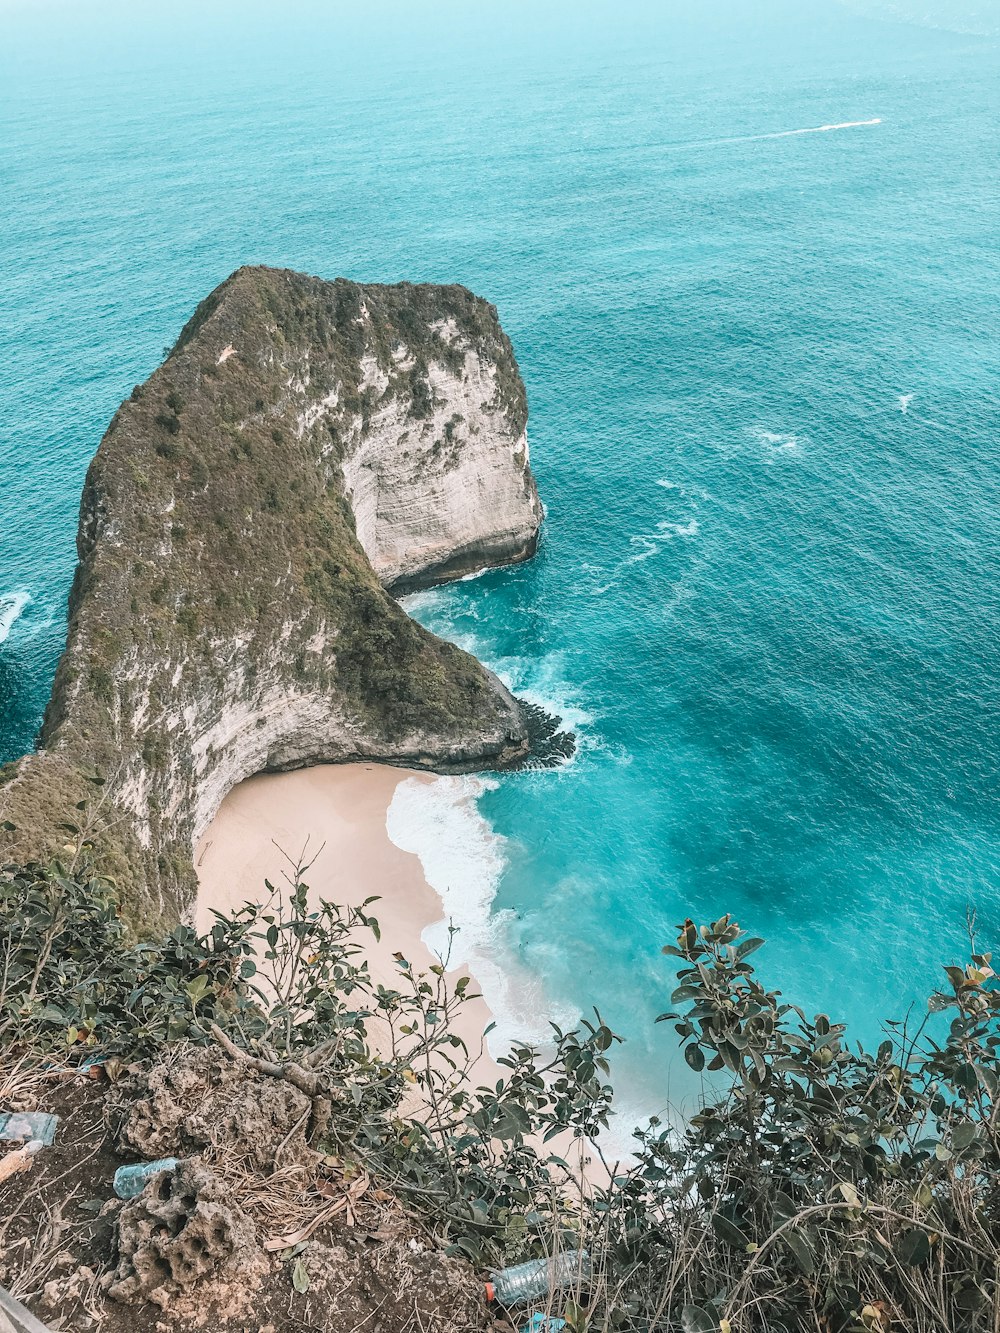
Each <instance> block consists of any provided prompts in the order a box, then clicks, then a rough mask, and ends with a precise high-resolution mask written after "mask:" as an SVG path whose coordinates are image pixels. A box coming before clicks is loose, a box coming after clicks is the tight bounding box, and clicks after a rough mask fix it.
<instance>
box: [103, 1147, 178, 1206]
mask: <svg viewBox="0 0 1000 1333" xmlns="http://www.w3.org/2000/svg"><path fill="white" fill-rule="evenodd" d="M179 1165H180V1159H179V1158H177V1157H161V1158H160V1160H159V1161H157V1162H136V1163H134V1164H133V1165H131V1166H120V1167H119V1168H118V1170H117V1171H116V1172H115V1186H114V1188H115V1193H116V1194H117V1195H118V1197H119V1199H134V1198H135V1197H136V1196H137V1195H139V1194H141V1193H142V1191H143V1190H144V1189H145V1188H146V1186H147V1185H148V1183H149V1181H150V1180H151V1179H152V1177H153V1176H157V1175H159V1174H160V1172H161V1171H173V1169H174V1168H175V1167H176V1166H179Z"/></svg>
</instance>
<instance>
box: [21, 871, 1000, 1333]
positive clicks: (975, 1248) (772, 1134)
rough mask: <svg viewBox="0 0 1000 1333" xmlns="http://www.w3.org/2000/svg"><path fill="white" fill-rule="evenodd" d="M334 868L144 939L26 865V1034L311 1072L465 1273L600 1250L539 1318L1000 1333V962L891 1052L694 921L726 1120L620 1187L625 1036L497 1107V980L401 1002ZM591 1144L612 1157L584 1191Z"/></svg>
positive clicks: (62, 1049) (705, 1027) (683, 996)
mask: <svg viewBox="0 0 1000 1333" xmlns="http://www.w3.org/2000/svg"><path fill="white" fill-rule="evenodd" d="M307 871H308V867H305V866H296V867H291V873H290V876H289V880H290V883H289V888H288V891H287V892H282V893H279V892H277V891H275V890H274V889H273V888H272V887H271V886H270V885H268V886H267V887H268V893H269V897H268V899H267V900H266V901H265V903H264V904H262V905H259V906H251V905H248V906H247V907H246V908H244V909H243V910H242V911H241V912H238V913H236V914H235V915H234V916H233V917H231V918H230V919H223V918H221V917H220V918H219V919H218V920H217V922H216V924H215V926H214V927H213V929H212V931H211V932H210V933H209V934H208V935H206V936H203V937H198V936H196V934H195V933H194V932H193V931H191V930H190V929H188V928H186V927H179V928H178V929H177V930H175V931H174V932H172V934H171V935H170V936H169V937H168V938H167V939H165V940H162V941H159V942H156V943H137V942H134V941H131V940H130V939H129V938H128V937H127V934H126V932H125V930H124V928H123V926H122V924H121V922H120V920H119V918H118V915H117V911H116V905H115V900H114V896H113V893H112V892H111V890H110V887H109V886H108V885H107V884H104V883H102V882H101V881H99V880H95V879H92V878H89V877H87V876H86V874H84V873H83V872H81V871H79V870H74V871H73V872H72V873H67V872H65V871H64V870H63V869H61V868H60V867H59V866H50V867H42V866H37V865H35V866H27V867H7V868H6V869H4V870H3V871H2V872H0V1038H2V1039H3V1040H4V1041H6V1043H8V1044H15V1043H16V1044H17V1045H18V1046H19V1047H20V1048H22V1049H27V1050H31V1051H35V1052H46V1053H50V1054H51V1053H54V1052H56V1051H58V1052H59V1053H60V1055H59V1058H60V1059H61V1060H70V1061H72V1060H73V1059H77V1058H80V1055H81V1054H83V1053H86V1054H90V1055H98V1056H100V1057H102V1058H107V1057H109V1056H110V1057H115V1058H117V1059H119V1060H135V1059H142V1058H144V1057H147V1056H150V1055H152V1054H154V1053H155V1052H156V1051H158V1050H159V1049H161V1048H162V1047H164V1046H165V1045H168V1044H171V1043H174V1042H176V1041H178V1040H179V1039H181V1038H183V1039H184V1040H186V1041H194V1042H196V1043H208V1042H212V1041H220V1042H222V1043H223V1044H225V1045H226V1046H227V1047H229V1048H230V1049H231V1050H234V1052H235V1054H236V1055H238V1057H239V1058H241V1059H250V1060H252V1061H255V1062H256V1063H257V1066H258V1068H259V1069H260V1070H261V1072H262V1076H268V1077H270V1076H282V1075H284V1076H289V1077H291V1078H293V1081H295V1082H296V1084H297V1086H299V1087H300V1088H304V1089H307V1090H308V1091H309V1092H310V1093H311V1094H313V1095H314V1097H315V1098H317V1099H319V1100H320V1101H321V1102H322V1103H323V1104H324V1105H325V1106H326V1107H327V1108H328V1109H329V1110H332V1111H333V1114H326V1115H324V1116H315V1117H314V1120H315V1121H316V1122H317V1123H321V1124H323V1125H325V1126H326V1128H325V1130H324V1131H323V1140H322V1143H321V1147H322V1148H323V1150H324V1151H325V1152H327V1153H331V1154H335V1155H336V1156H337V1158H338V1160H343V1161H345V1162H355V1163H356V1164H357V1165H358V1166H359V1167H363V1168H364V1169H365V1170H366V1171H367V1172H369V1173H370V1174H371V1175H372V1176H374V1177H375V1178H377V1179H378V1180H379V1181H381V1182H382V1184H383V1186H384V1187H386V1188H389V1189H391V1190H393V1191H394V1192H395V1193H396V1194H397V1195H398V1196H399V1197H400V1198H402V1199H403V1200H404V1201H405V1202H406V1203H407V1204H408V1206H409V1207H410V1209H411V1211H413V1212H415V1213H417V1214H419V1216H420V1217H421V1218H422V1220H423V1222H424V1224H425V1226H426V1228H427V1230H428V1231H429V1232H430V1233H431V1234H433V1236H434V1237H435V1238H436V1239H437V1240H438V1241H439V1243H440V1244H442V1245H443V1246H444V1247H446V1248H448V1249H449V1250H450V1251H451V1252H453V1253H461V1254H465V1255H466V1256H468V1257H469V1258H471V1259H473V1260H474V1261H475V1262H477V1263H480V1264H482V1265H484V1266H486V1265H500V1264H503V1263H506V1262H516V1261H518V1260H520V1259H523V1258H527V1257H531V1256H536V1255H544V1254H549V1253H551V1252H552V1251H553V1250H555V1249H559V1248H581V1247H582V1248H586V1249H587V1250H588V1251H589V1253H590V1255H591V1266H590V1271H589V1274H588V1276H587V1277H586V1279H584V1277H583V1273H584V1272H585V1271H586V1269H585V1267H584V1266H581V1277H580V1279H579V1281H578V1283H577V1284H576V1289H575V1290H572V1291H569V1292H565V1291H563V1292H553V1293H551V1294H550V1298H549V1300H548V1301H547V1302H542V1303H541V1306H540V1308H546V1309H549V1310H550V1311H551V1312H553V1313H556V1314H560V1315H561V1316H562V1317H563V1318H565V1319H566V1320H567V1322H568V1325H569V1328H570V1330H571V1333H585V1330H589V1331H590V1333H597V1330H601V1331H602V1333H604V1331H605V1330H607V1331H609V1333H610V1330H627V1331H631V1333H659V1331H661V1330H662V1331H663V1333H667V1331H668V1330H678V1329H680V1330H684V1331H685V1333H708V1331H709V1330H721V1331H722V1333H733V1331H736V1330H746V1331H747V1333H749V1330H756V1329H767V1330H788V1333H791V1331H792V1330H801V1329H817V1330H820V1331H821V1333H848V1331H853V1330H862V1329H868V1330H875V1333H887V1331H888V1330H902V1329H912V1330H918V1331H920V1333H931V1330H937V1331H938V1333H943V1331H944V1330H951V1329H969V1330H974V1331H975V1330H983V1331H984V1333H985V1330H994V1329H995V1328H996V1327H997V1326H998V1321H1000V1295H998V1285H997V1263H998V1261H1000V1230H998V1226H1000V1219H998V1204H997V1202H996V1198H995V1194H994V1189H993V1182H994V1181H995V1180H996V1178H997V1175H998V1171H1000V1156H998V1149H1000V1144H998V1128H997V1120H998V1113H997V1109H996V1096H997V1090H998V1086H1000V1056H998V1049H1000V1024H998V1009H1000V993H998V992H997V990H996V989H995V988H994V984H993V973H992V970H991V967H990V957H989V955H988V954H981V953H973V956H972V959H971V961H970V963H969V965H968V966H967V967H965V968H958V967H948V968H946V969H945V973H946V978H947V988H946V989H945V990H944V991H943V992H942V993H940V994H937V995H935V996H933V997H932V999H931V1002H930V1005H929V1008H928V1015H927V1016H926V1017H925V1018H924V1021H923V1022H921V1023H919V1024H918V1025H917V1026H916V1028H915V1029H914V1030H910V1029H909V1028H908V1027H907V1026H905V1025H898V1024H897V1025H893V1024H889V1025H888V1027H887V1037H886V1040H885V1041H883V1042H882V1044H881V1045H880V1046H879V1047H878V1049H877V1050H876V1051H875V1052H874V1053H871V1052H867V1051H865V1050H864V1049H862V1048H861V1047H853V1048H852V1047H850V1046H849V1045H848V1043H847V1040H846V1032H845V1029H844V1026H843V1025H842V1024H838V1023H835V1022H832V1021H831V1020H830V1019H829V1018H827V1017H826V1016H824V1015H818V1016H815V1017H813V1018H808V1017H807V1016H806V1015H805V1013H804V1012H803V1011H802V1010H800V1009H798V1008H796V1007H795V1006H792V1005H789V1004H786V1003H784V1002H783V1001H782V999H781V996H780V994H779V993H778V992H776V991H768V990H767V989H766V988H765V987H764V986H762V985H761V983H760V982H759V981H758V980H757V978H756V976H755V974H754V971H753V968H752V966H751V964H750V962H749V961H748V960H749V958H750V957H751V955H752V954H753V953H754V952H755V951H756V949H758V948H759V947H760V945H761V944H762V941H760V940H757V939H752V938H746V937H745V936H744V935H743V933H742V932H741V931H740V929H739V927H738V926H737V925H736V923H735V922H733V921H731V920H730V918H728V917H723V918H721V919H720V920H719V921H716V922H714V923H711V924H710V925H706V926H703V927H700V928H699V927H696V926H695V925H694V923H692V922H690V921H687V922H685V923H684V925H683V926H682V927H681V928H680V933H679V936H678V938H677V942H676V944H675V945H672V946H669V947H668V948H667V949H666V950H665V951H664V952H665V953H667V954H668V955H669V956H670V957H672V958H673V959H675V960H676V963H677V965H678V966H679V968H680V971H679V975H678V977H677V985H676V987H675V988H674V990H673V992H672V996H671V1004H672V1006H673V1008H672V1009H671V1010H670V1011H669V1012H667V1013H664V1014H663V1015H662V1019H663V1020H664V1021H668V1022H671V1023H673V1024H674V1026H675V1029H676V1031H677V1035H678V1037H679V1038H680V1041H681V1045H682V1049H683V1053H684V1058H685V1059H686V1061H687V1063H688V1065H689V1066H690V1067H691V1069H692V1070H694V1071H696V1072H697V1073H699V1074H701V1075H702V1076H703V1078H704V1086H703V1097H702V1104H701V1105H700V1106H699V1107H698V1109H697V1110H696V1111H695V1113H694V1114H692V1115H691V1116H690V1118H689V1119H688V1120H687V1121H686V1123H678V1125H676V1126H675V1127H666V1126H663V1125H660V1124H658V1123H656V1122H653V1123H651V1124H650V1125H649V1126H648V1127H647V1128H646V1129H644V1130H641V1131H636V1138H635V1152H634V1156H633V1157H632V1159H631V1160H630V1161H629V1163H628V1164H627V1165H626V1166H625V1167H624V1168H620V1169H619V1168H612V1167H610V1166H609V1165H608V1164H607V1163H603V1167H604V1169H603V1170H602V1169H601V1166H600V1164H601V1163H602V1162H603V1155H602V1143H603V1141H604V1137H605V1131H606V1129H607V1127H608V1124H609V1121H610V1117H611V1115H612V1114H613V1109H614V1104H613V1093H612V1089H611V1086H610V1084H609V1082H608V1052H609V1050H610V1048H611V1046H612V1045H613V1043H614V1042H615V1041H616V1040H617V1038H616V1037H615V1034H614V1033H612V1032H611V1031H610V1029H609V1028H608V1027H607V1026H606V1025H605V1024H604V1023H603V1022H602V1021H601V1019H600V1016H599V1015H598V1016H597V1017H596V1020H595V1022H593V1023H584V1024H582V1025H581V1027H580V1028H579V1029H578V1030H576V1031H573V1032H568V1033H566V1032H561V1031H559V1030H558V1029H554V1031H553V1039H552V1043H551V1047H550V1048H549V1049H548V1050H547V1051H546V1052H545V1053H544V1054H543V1053H542V1052H541V1051H539V1050H537V1049H535V1048H532V1047H529V1046H518V1047H515V1049H514V1050H512V1051H511V1053H510V1054H509V1055H508V1056H507V1057H505V1058H504V1059H503V1060H501V1062H500V1063H501V1066H502V1067H503V1070H504V1077H503V1078H502V1079H501V1080H500V1081H499V1082H498V1083H497V1085H496V1086H495V1087H491V1088H487V1087H477V1086H476V1084H475V1068H474V1063H475V1057H476V1055H477V1054H478V1052H475V1051H473V1052H469V1051H468V1050H467V1049H466V1047H465V1045H464V1043H463V1042H462V1041H461V1039H460V1038H459V1037H458V1036H457V1035H456V1032H455V1016H456V1014H457V1012H458V1010H459V1009H460V1008H461V1006H462V1005H463V1004H465V1003H467V1002H468V1000H469V999H470V998H472V996H471V994H470V991H469V987H468V984H467V983H466V982H459V983H458V985H457V986H456V987H455V988H454V989H449V987H448V986H447V984H446V980H445V967H444V965H443V964H442V965H440V966H435V967H434V968H431V969H430V970H429V971H428V972H426V973H418V972H416V970H415V969H414V968H412V967H411V965H410V963H409V962H407V960H405V959H399V960H398V976H397V982H396V984H395V985H394V987H392V988H388V987H384V986H381V985H377V984H375V983H374V982H373V980H372V978H371V976H370V974H369V971H368V967H367V964H366V962H365V949H364V939H365V937H366V936H368V937H369V938H370V937H371V935H372V934H374V935H375V936H377V935H378V929H379V928H378V923H377V921H376V920H375V918H374V917H373V916H371V915H369V909H370V907H371V905H372V902H373V901H374V900H369V901H368V902H366V903H364V904H362V906H361V907H360V908H357V909H349V910H343V909H341V908H339V907H336V906H335V905H333V904H330V903H325V902H320V903H318V904H313V902H312V900H311V898H310V895H309V893H308V888H307V885H306V882H305V875H306V874H307ZM258 965H259V966H260V972H259V973H258V971H257V968H258ZM376 1032H380V1033H383V1036H382V1037H381V1038H380V1040H379V1041H378V1042H375V1041H373V1034H375V1033H376ZM385 1034H387V1035H385ZM574 1145H576V1147H575V1148H574ZM580 1150H582V1151H584V1152H586V1153H587V1154H588V1155H589V1156H590V1157H592V1158H593V1159H595V1160H596V1162H597V1163H598V1166H597V1168H595V1169H593V1170H592V1172H591V1176H590V1183H589V1184H587V1185H586V1186H584V1187H582V1188H581V1187H580V1186H579V1184H578V1183H577V1180H576V1176H575V1173H574V1170H573V1169H572V1165H573V1164H574V1163H575V1161H576V1155H577V1152H578V1151H580Z"/></svg>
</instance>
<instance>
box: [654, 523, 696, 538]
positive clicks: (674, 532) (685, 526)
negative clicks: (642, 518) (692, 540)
mask: <svg viewBox="0 0 1000 1333" xmlns="http://www.w3.org/2000/svg"><path fill="white" fill-rule="evenodd" d="M656 530H657V532H659V533H660V534H662V536H664V537H666V538H667V539H668V540H669V539H670V538H671V537H697V535H698V531H699V528H698V520H697V519H696V518H692V519H689V520H688V521H687V523H669V522H667V521H666V520H665V521H664V522H662V523H657V525H656Z"/></svg>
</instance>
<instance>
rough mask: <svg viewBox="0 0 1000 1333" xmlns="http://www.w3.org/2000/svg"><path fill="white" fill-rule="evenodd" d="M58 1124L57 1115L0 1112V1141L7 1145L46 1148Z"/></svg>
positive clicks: (37, 1112) (33, 1112) (31, 1112)
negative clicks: (34, 1145)
mask: <svg viewBox="0 0 1000 1333" xmlns="http://www.w3.org/2000/svg"><path fill="white" fill-rule="evenodd" d="M58 1124H59V1117H58V1116H57V1115H48V1114H46V1112H44V1111H5V1112H0V1139H4V1140H5V1141H6V1142H8V1143H24V1142H25V1141H29V1142H37V1143H44V1144H45V1146H46V1148H47V1147H48V1146H49V1145H50V1144H51V1142H52V1140H53V1139H54V1138H55V1136H56V1125H58Z"/></svg>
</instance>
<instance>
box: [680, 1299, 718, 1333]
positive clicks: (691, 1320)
mask: <svg viewBox="0 0 1000 1333" xmlns="http://www.w3.org/2000/svg"><path fill="white" fill-rule="evenodd" d="M681 1328H682V1329H683V1330H684V1333H719V1321H718V1319H717V1318H716V1317H715V1315H714V1314H709V1312H708V1311H707V1310H706V1309H705V1307H704V1306H703V1305H685V1306H683V1307H682V1309H681Z"/></svg>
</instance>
